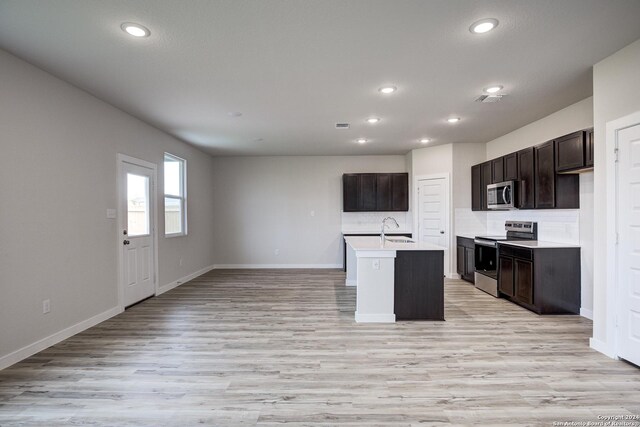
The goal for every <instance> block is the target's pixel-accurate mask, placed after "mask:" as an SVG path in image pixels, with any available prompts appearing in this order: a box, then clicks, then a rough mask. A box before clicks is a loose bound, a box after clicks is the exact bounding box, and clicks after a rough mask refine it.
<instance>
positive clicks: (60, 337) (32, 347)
mask: <svg viewBox="0 0 640 427" xmlns="http://www.w3.org/2000/svg"><path fill="white" fill-rule="evenodd" d="M120 313H122V309H121V308H120V307H114V308H111V309H109V310H107V311H105V312H103V313H100V314H98V315H96V316H93V317H90V318H89V319H86V320H83V321H82V322H79V323H76V324H75V325H73V326H69V327H68V328H66V329H63V330H61V331H60V332H56V333H55V334H53V335H49V336H48V337H46V338H43V339H41V340H39V341H36V342H34V343H33V344H29V345H27V346H25V347H22V348H21V349H19V350H16V351H14V352H13V353H9V354H7V355H6V356H2V357H0V370H2V369H4V368H8V367H9V366H11V365H13V364H15V363H18V362H19V361H21V360H24V359H26V358H27V357H30V356H33V355H34V354H36V353H38V352H40V351H42V350H44V349H46V348H48V347H51V346H52V345H55V344H58V343H59V342H61V341H64V340H66V339H67V338H70V337H72V336H74V335H75V334H79V333H80V332H82V331H84V330H86V329H89V328H90V327H92V326H95V325H97V324H98V323H102V322H104V321H105V320H107V319H110V318H112V317H113V316H115V315H118V314H120Z"/></svg>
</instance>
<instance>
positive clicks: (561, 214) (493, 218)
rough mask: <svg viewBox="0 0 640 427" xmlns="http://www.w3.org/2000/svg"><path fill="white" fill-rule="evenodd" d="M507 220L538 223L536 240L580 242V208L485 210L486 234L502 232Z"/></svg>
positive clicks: (576, 243) (577, 243)
mask: <svg viewBox="0 0 640 427" xmlns="http://www.w3.org/2000/svg"><path fill="white" fill-rule="evenodd" d="M507 220H515V221H534V222H537V223H538V240H543V241H547V242H558V243H571V244H574V245H579V244H580V210H578V209H562V210H560V209H556V210H524V211H518V210H513V211H493V212H487V234H504V233H505V230H504V223H505V221H507Z"/></svg>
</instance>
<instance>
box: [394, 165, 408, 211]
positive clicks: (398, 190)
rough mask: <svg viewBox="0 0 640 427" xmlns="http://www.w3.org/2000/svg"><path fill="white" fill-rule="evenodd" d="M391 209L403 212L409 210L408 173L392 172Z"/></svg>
mask: <svg viewBox="0 0 640 427" xmlns="http://www.w3.org/2000/svg"><path fill="white" fill-rule="evenodd" d="M390 175H391V210H392V211H399V212H404V211H408V210H409V174H408V173H392V174H390Z"/></svg>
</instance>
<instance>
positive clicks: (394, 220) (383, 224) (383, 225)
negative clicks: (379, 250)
mask: <svg viewBox="0 0 640 427" xmlns="http://www.w3.org/2000/svg"><path fill="white" fill-rule="evenodd" d="M387 221H393V224H394V225H395V226H396V228H400V226H399V225H398V221H396V219H395V218H394V217H392V216H388V217H386V218H385V219H383V220H382V229H381V230H380V244H381V245H382V246H384V242H385V237H384V228H385V227H388V225H387Z"/></svg>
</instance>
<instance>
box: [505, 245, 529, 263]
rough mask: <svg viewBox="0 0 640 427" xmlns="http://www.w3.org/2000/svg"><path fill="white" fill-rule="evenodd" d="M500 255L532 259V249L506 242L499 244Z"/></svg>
mask: <svg viewBox="0 0 640 427" xmlns="http://www.w3.org/2000/svg"><path fill="white" fill-rule="evenodd" d="M500 256H510V257H514V258H520V259H526V260H529V261H533V251H532V250H531V249H527V248H518V247H515V246H509V245H507V244H501V245H500Z"/></svg>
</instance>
